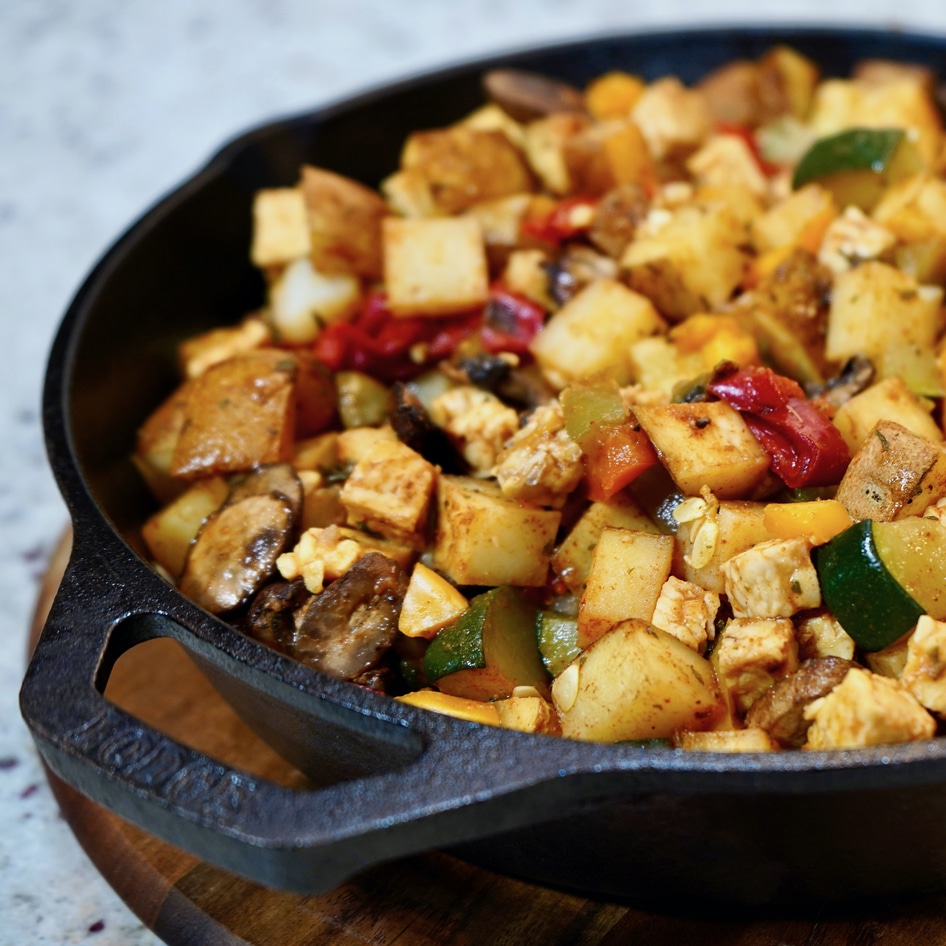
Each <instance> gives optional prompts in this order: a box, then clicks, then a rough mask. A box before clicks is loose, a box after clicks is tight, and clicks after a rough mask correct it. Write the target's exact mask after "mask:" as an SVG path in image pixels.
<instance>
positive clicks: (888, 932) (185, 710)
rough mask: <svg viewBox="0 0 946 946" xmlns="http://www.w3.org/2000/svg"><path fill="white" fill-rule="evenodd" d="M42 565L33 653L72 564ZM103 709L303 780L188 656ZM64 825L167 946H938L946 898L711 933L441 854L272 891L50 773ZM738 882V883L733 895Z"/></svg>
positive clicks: (148, 670) (61, 559)
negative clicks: (115, 707) (333, 884)
mask: <svg viewBox="0 0 946 946" xmlns="http://www.w3.org/2000/svg"><path fill="white" fill-rule="evenodd" d="M68 548H69V545H68V537H67V539H65V540H64V541H63V543H62V545H61V547H60V548H59V549H58V550H57V552H56V554H55V556H54V558H53V559H52V561H51V562H50V566H49V570H48V574H47V577H46V580H45V582H44V584H43V587H42V590H41V593H40V598H39V601H38V603H37V609H36V620H35V621H34V626H33V628H32V636H31V642H32V640H35V637H36V635H37V634H38V632H39V628H40V627H41V625H42V622H43V620H44V618H45V614H46V612H47V609H48V606H49V603H50V601H51V598H52V595H53V593H54V592H55V588H56V586H57V584H58V581H59V578H60V577H61V575H62V569H63V568H64V566H65V562H66V559H67V556H68ZM106 692H107V696H108V697H109V698H110V699H112V700H114V701H115V702H116V703H118V704H120V705H121V706H123V707H124V708H126V709H128V710H129V711H131V712H133V713H135V714H136V715H137V716H139V717H140V718H142V719H144V720H146V721H147V722H149V723H150V724H152V725H154V726H158V727H159V728H162V729H164V730H165V731H166V732H169V733H170V734H172V735H174V736H176V737H177V738H179V739H181V740H182V741H185V742H188V743H190V744H191V745H193V746H195V747H196V748H199V749H201V750H203V751H206V752H209V753H211V754H213V755H216V756H217V757H218V758H221V759H223V760H224V761H227V762H231V763H238V764H240V765H241V766H242V767H244V768H246V769H249V770H250V771H253V772H255V773H258V774H260V775H265V776H267V777H269V778H273V779H276V780H278V781H281V782H284V783H286V784H293V783H297V782H300V781H301V780H302V778H303V777H302V776H301V775H300V774H299V773H298V772H296V771H295V770H294V769H292V768H291V767H290V766H289V765H288V764H287V763H285V762H284V761H283V760H282V759H280V758H279V757H278V756H277V755H276V754H275V753H274V752H273V751H272V750H271V749H269V748H268V747H267V746H266V745H265V744H264V743H262V742H261V741H260V740H259V739H258V738H257V737H256V736H255V735H254V734H253V733H252V732H251V731H250V730H249V729H247V728H246V727H245V726H244V725H243V724H242V723H241V721H240V720H239V719H238V718H237V716H236V715H235V714H234V713H233V712H232V711H231V710H230V708H229V707H228V706H227V704H226V703H224V702H223V701H222V700H221V699H220V697H219V696H217V694H216V692H215V691H214V690H213V689H212V688H211V686H210V685H209V684H208V683H207V682H206V680H204V678H203V677H202V675H201V674H200V673H199V671H197V670H196V669H195V668H194V666H193V665H192V664H191V662H190V661H189V659H188V658H187V656H186V655H185V654H184V652H183V650H182V649H181V648H180V647H179V646H178V645H177V644H174V643H173V642H170V641H153V642H150V643H149V644H146V645H142V646H140V647H138V648H136V649H135V650H133V651H131V652H130V653H129V654H127V655H125V656H124V657H123V658H122V659H121V660H120V661H119V663H118V666H117V667H116V669H115V672H114V673H113V675H112V678H111V680H110V682H109V686H108V690H107V691H106ZM49 780H50V784H51V786H52V789H53V792H54V793H55V796H56V798H57V800H58V802H59V804H60V806H61V808H62V811H63V815H64V817H65V819H66V821H67V822H68V824H69V825H70V827H71V828H72V830H73V832H74V833H75V835H76V837H77V838H78V840H79V842H80V843H81V844H82V846H83V847H84V849H85V850H86V852H87V853H88V855H89V857H90V859H91V860H92V861H93V862H94V864H95V866H96V867H97V868H98V870H99V871H100V872H101V873H102V875H103V876H104V877H105V879H106V880H107V881H108V883H109V884H111V886H112V887H113V888H114V889H115V890H116V891H117V892H118V894H119V895H120V896H121V897H122V899H124V900H125V902H126V903H127V904H128V905H129V906H130V907H131V909H132V910H133V911H134V912H135V913H136V914H137V915H138V916H139V917H140V918H141V920H142V921H143V922H144V923H145V924H146V925H147V926H148V927H149V928H151V929H152V930H154V931H155V933H157V935H158V936H160V937H161V938H162V939H164V940H165V941H166V942H167V943H169V944H172V946H178V944H180V946H210V944H213V946H315V944H319V946H364V944H366V943H371V944H375V946H395V944H396V946H432V944H436V946H461V944H463V946H472V944H477V946H478V944H492V943H502V944H507V946H520V944H521V946H526V944H529V946H533V944H540V946H565V944H569V946H623V944H627V943H638V944H646V946H686V944H691V943H699V944H701V946H735V944H739V946H803V944H804V946H849V944H864V946H867V944H871V943H881V942H882V943H883V946H925V944H929V946H933V944H942V943H946V896H936V897H926V898H922V899H916V900H911V901H908V902H900V903H877V904H875V905H874V906H873V908H872V910H871V912H870V914H869V915H865V914H864V913H863V911H862V912H860V913H852V912H841V913H838V912H834V913H828V912H826V911H820V912H817V913H815V914H811V915H803V916H797V917H784V916H780V917H771V918H763V919H749V918H745V917H740V916H732V917H731V918H715V919H713V920H710V921H704V920H700V919H698V918H693V917H687V916H686V915H685V909H686V900H687V897H686V891H680V905H681V915H680V916H666V915H658V914H651V913H647V912H644V911H641V910H636V909H630V908H628V907H625V906H621V905H618V904H613V903H605V902H595V901H593V900H587V899H584V898H581V897H575V896H570V895H566V894H562V893H558V892H555V891H551V890H547V889H544V888H542V887H537V886H533V885H530V884H526V883H522V882H520V881H516V880H511V879H509V878H506V877H502V876H500V875H497V874H493V873H490V872H489V871H485V870H481V869H479V868H476V867H472V866H470V865H469V864H466V863H464V862H462V861H459V860H456V859H455V858H452V857H448V856H447V855H444V854H439V853H431V854H425V855H423V856H419V857H412V858H409V859H406V860H404V861H401V862H398V863H397V864H395V865H387V866H383V867H379V868H375V869H372V870H369V871H366V872H365V873H364V874H362V875H360V876H359V877H357V878H356V879H354V880H352V881H350V882H349V883H346V884H344V885H343V886H341V887H340V888H338V889H337V890H335V891H333V892H332V893H329V894H325V895H321V896H309V897H304V896H298V895H295V894H287V893H281V892H279V891H273V890H268V889H265V888H263V887H260V886H258V885H256V884H253V883H250V882H248V881H245V880H241V879H240V878H237V877H234V876H232V875H231V874H228V873H226V872H225V871H222V870H219V869H217V868H215V867H212V866H210V865H208V864H205V863H202V862H201V861H199V860H197V859H196V858H194V857H191V856H189V855H187V854H184V853H183V852H181V851H179V850H177V849H175V848H173V847H171V846H170V845H167V844H165V843H163V842H161V841H158V840H156V839H155V838H153V837H151V836H149V835H147V834H145V833H144V832H142V831H139V830H138V829H136V828H134V827H132V826H130V825H128V824H126V823H125V822H124V821H122V820H121V819H119V818H117V817H115V816H114V815H111V814H110V813H108V812H107V811H105V810H104V809H102V808H100V807H99V806H98V805H95V804H93V803H92V802H90V801H89V800H88V799H86V798H84V797H83V796H81V795H79V794H78V793H77V792H75V791H73V790H72V789H71V788H69V787H68V786H66V785H65V784H64V783H62V782H61V781H59V779H57V778H56V777H55V776H53V775H52V774H51V773H50V774H49ZM738 882H739V878H736V877H734V878H733V883H734V884H738Z"/></svg>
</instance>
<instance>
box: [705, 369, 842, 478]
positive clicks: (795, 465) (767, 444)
mask: <svg viewBox="0 0 946 946" xmlns="http://www.w3.org/2000/svg"><path fill="white" fill-rule="evenodd" d="M708 390H709V391H710V392H711V393H712V394H715V395H716V397H718V398H719V399H720V400H722V401H725V402H726V403H727V404H729V405H730V406H732V407H734V408H735V409H736V410H737V411H739V412H740V413H741V414H742V418H743V420H745V422H746V424H747V425H748V427H749V429H750V430H751V431H752V433H753V434H754V435H755V436H756V439H757V440H758V441H759V443H760V444H762V447H763V449H764V450H765V451H766V453H768V454H769V456H770V457H771V459H772V472H774V473H775V474H777V475H778V476H779V477H780V478H781V479H782V480H783V481H784V482H785V485H786V486H789V487H791V488H792V489H797V488H799V487H802V486H832V485H834V484H836V483H839V482H840V480H841V477H842V476H844V472H845V470H846V469H847V466H848V464H849V463H850V461H851V454H850V451H849V449H848V446H847V444H846V443H845V442H844V438H843V437H842V436H841V434H840V432H839V431H838V429H837V427H835V426H834V424H832V423H831V421H830V420H828V418H827V417H825V416H824V414H822V413H821V411H819V410H818V408H817V407H815V405H814V404H812V403H811V401H809V400H808V399H807V398H806V397H805V392H804V391H803V390H802V388H801V386H800V385H799V384H797V383H796V382H795V381H793V380H792V379H791V378H786V377H784V376H783V375H779V374H776V373H775V372H774V371H772V369H771V368H759V367H754V366H753V367H747V368H740V369H738V370H734V371H732V372H730V373H729V374H725V375H723V376H722V377H719V378H717V379H716V380H715V381H713V382H711V383H710V384H709V386H708Z"/></svg>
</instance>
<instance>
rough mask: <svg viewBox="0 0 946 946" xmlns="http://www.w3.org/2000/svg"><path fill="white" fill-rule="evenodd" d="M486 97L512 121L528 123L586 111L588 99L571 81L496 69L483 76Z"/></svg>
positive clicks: (519, 71) (518, 70) (513, 70)
mask: <svg viewBox="0 0 946 946" xmlns="http://www.w3.org/2000/svg"><path fill="white" fill-rule="evenodd" d="M483 88H484V89H485V91H486V94H487V95H488V96H489V97H490V98H491V99H492V100H493V101H494V102H495V103H496V104H497V105H498V106H499V107H500V108H501V109H502V110H503V111H504V112H505V113H506V114H507V115H509V116H510V117H511V118H514V119H515V120H516V121H518V122H528V121H532V120H533V119H535V118H542V117H543V116H545V115H554V114H555V113H556V112H583V111H585V99H584V96H583V95H582V94H581V92H580V91H579V90H578V89H576V88H575V87H574V86H573V85H569V84H568V83H567V82H560V81H558V80H557V79H550V78H548V76H541V75H536V74H535V73H533V72H524V71H522V70H520V69H493V70H491V71H490V72H487V73H486V75H485V76H484V77H483Z"/></svg>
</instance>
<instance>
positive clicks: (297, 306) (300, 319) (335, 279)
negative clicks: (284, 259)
mask: <svg viewBox="0 0 946 946" xmlns="http://www.w3.org/2000/svg"><path fill="white" fill-rule="evenodd" d="M360 304H361V283H360V282H359V280H358V279H357V278H356V277H355V276H352V275H349V274H348V273H335V274H326V273H322V272H319V271H318V270H316V269H314V268H313V266H312V262H311V260H309V259H298V260H295V261H293V262H292V263H290V264H289V265H288V266H287V267H286V268H285V269H284V270H283V271H282V272H281V273H280V274H279V276H278V277H277V278H276V279H275V280H274V281H273V282H272V284H271V285H270V287H269V310H268V313H267V314H268V317H269V322H270V325H271V326H272V331H273V334H274V335H275V336H276V338H277V340H278V341H280V342H282V343H284V344H288V345H307V344H309V343H310V342H312V341H315V339H316V338H317V337H318V335H319V333H320V332H321V331H322V328H323V326H325V325H327V324H330V323H332V322H341V321H345V320H347V319H348V318H350V317H351V316H352V315H354V313H355V311H356V310H357V309H358V307H359V305H360Z"/></svg>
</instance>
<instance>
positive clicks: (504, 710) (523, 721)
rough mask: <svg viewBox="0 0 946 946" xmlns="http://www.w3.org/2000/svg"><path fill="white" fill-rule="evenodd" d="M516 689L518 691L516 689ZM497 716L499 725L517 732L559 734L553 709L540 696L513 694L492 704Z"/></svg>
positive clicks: (559, 729)
mask: <svg viewBox="0 0 946 946" xmlns="http://www.w3.org/2000/svg"><path fill="white" fill-rule="evenodd" d="M517 689H519V688H518V687H517ZM493 705H494V706H495V707H496V713H497V714H498V716H499V725H500V726H502V727H503V728H505V729H516V730H518V731H519V732H541V733H548V734H550V735H558V734H560V733H561V725H560V724H559V721H558V716H557V715H556V713H555V707H554V706H552V704H551V703H549V701H548V700H546V699H543V698H542V697H541V696H517V695H515V694H513V695H512V696H510V697H508V698H507V699H505V700H497V701H496V702H495V703H494V704H493Z"/></svg>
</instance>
